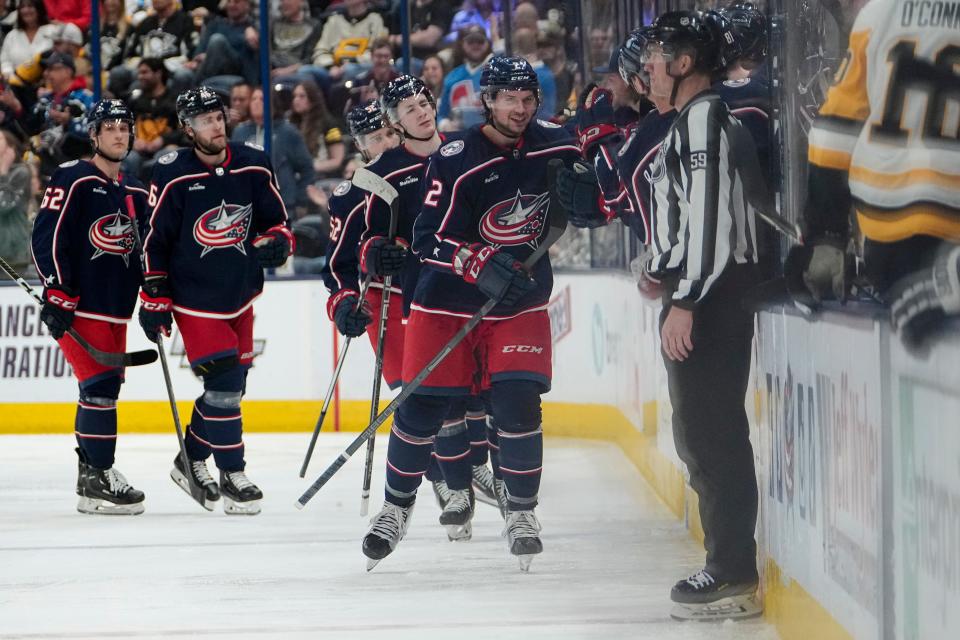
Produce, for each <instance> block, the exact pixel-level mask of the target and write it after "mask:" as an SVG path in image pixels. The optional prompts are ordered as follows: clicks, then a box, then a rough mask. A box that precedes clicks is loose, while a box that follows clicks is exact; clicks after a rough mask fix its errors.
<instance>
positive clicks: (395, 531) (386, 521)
mask: <svg viewBox="0 0 960 640" xmlns="http://www.w3.org/2000/svg"><path fill="white" fill-rule="evenodd" d="M412 514H413V505H412V504H411V505H410V506H409V507H399V506H397V505H395V504H392V503H390V502H384V503H383V509H381V510H380V513H378V514H377V515H375V516H373V517H372V518H371V519H370V525H371V526H370V530H369V531H367V535H365V536H364V537H363V555H365V556H367V571H370V570H371V569H373V568H374V567H375V566H377V564H378V563H379V562H380V561H381V560H383V559H384V558H386V557H387V556H388V555H390V554H391V553H392V552H393V550H394V549H396V548H397V545H398V544H400V541H401V540H403V536H405V535H406V533H407V527H408V526H409V525H410V516H411V515H412Z"/></svg>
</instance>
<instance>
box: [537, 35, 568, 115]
mask: <svg viewBox="0 0 960 640" xmlns="http://www.w3.org/2000/svg"><path fill="white" fill-rule="evenodd" d="M564 41H565V37H564V33H563V29H562V28H561V27H558V26H556V25H552V26H550V27H548V28H547V29H544V30H543V31H540V32H539V33H538V34H537V56H538V57H539V58H540V59H541V60H543V63H544V64H545V65H547V68H548V69H550V72H551V73H553V80H554V83H555V84H556V86H557V111H558V112H559V111H562V110H563V109H564V108H567V107H569V108H570V109H576V99H575V97H574V91H573V90H574V85H575V80H576V76H577V65H576V64H574V63H573V62H571V61H569V60H567V50H566V47H565V46H564V44H565V42H564Z"/></svg>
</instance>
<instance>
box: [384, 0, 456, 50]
mask: <svg viewBox="0 0 960 640" xmlns="http://www.w3.org/2000/svg"><path fill="white" fill-rule="evenodd" d="M455 11H456V8H455V6H454V5H453V3H452V2H446V1H445V0H413V2H412V3H411V5H410V49H411V52H412V53H413V57H414V58H418V59H420V60H423V59H424V58H426V57H427V56H429V55H432V54H435V53H437V51H439V50H440V48H441V47H442V46H443V42H442V40H443V36H444V34H445V33H447V31H449V30H450V23H451V22H453V14H454V13H455ZM396 28H397V33H394V34H391V35H390V44H391V45H393V48H394V50H395V51H399V50H400V45H401V43H402V37H401V36H400V33H399V27H396Z"/></svg>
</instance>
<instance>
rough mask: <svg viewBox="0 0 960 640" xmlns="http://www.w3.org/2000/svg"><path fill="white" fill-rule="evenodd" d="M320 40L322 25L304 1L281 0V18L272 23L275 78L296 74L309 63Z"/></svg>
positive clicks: (271, 46) (271, 53)
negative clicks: (311, 14) (308, 10)
mask: <svg viewBox="0 0 960 640" xmlns="http://www.w3.org/2000/svg"><path fill="white" fill-rule="evenodd" d="M258 37H259V34H258ZM319 39H320V23H319V22H318V21H316V20H314V19H313V18H311V17H310V16H309V15H308V14H307V12H306V5H305V4H304V2H303V0H280V17H279V18H276V19H274V20H272V21H271V22H270V43H271V44H270V63H271V66H272V67H273V73H274V75H275V76H277V77H281V76H285V75H292V74H294V73H296V72H297V71H298V70H299V69H300V67H301V66H302V65H304V64H307V63H309V62H310V60H311V58H312V56H313V50H314V48H315V47H316V45H317V41H318V40H319Z"/></svg>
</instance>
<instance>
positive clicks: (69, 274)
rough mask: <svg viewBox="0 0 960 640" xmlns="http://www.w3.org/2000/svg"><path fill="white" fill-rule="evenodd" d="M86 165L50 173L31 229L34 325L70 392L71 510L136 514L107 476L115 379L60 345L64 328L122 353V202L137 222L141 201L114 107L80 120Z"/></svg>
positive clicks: (137, 503)
mask: <svg viewBox="0 0 960 640" xmlns="http://www.w3.org/2000/svg"><path fill="white" fill-rule="evenodd" d="M87 129H88V133H89V135H90V139H91V141H92V143H93V148H94V151H95V155H94V156H93V158H92V159H91V160H89V161H87V160H72V161H70V162H66V163H64V164H62V165H60V167H59V168H58V169H57V170H56V171H55V172H54V174H53V176H52V177H51V179H50V184H49V186H48V187H47V190H46V191H45V192H44V195H43V202H42V203H41V205H40V212H39V214H38V215H37V220H36V223H35V224H34V228H33V241H32V244H33V257H34V261H35V263H36V265H37V272H38V273H39V274H40V277H41V278H42V279H43V282H44V291H43V298H44V303H43V308H42V309H41V312H40V319H41V320H42V321H43V323H44V324H45V325H46V326H47V329H48V330H49V331H50V335H51V336H53V338H54V339H56V340H57V342H58V343H59V344H60V348H61V349H62V350H63V353H64V355H65V356H66V358H67V361H68V362H69V363H70V365H71V366H72V367H73V372H74V374H75V375H76V376H77V379H78V381H79V383H80V399H79V402H78V403H77V413H76V422H75V428H74V431H75V434H76V437H77V445H78V447H77V455H78V456H79V457H80V460H79V472H78V476H77V495H79V496H80V500H79V503H78V504H77V510H78V511H80V512H82V513H96V514H138V513H142V512H143V500H144V495H143V492H142V491H138V490H136V489H134V488H133V487H132V486H130V484H129V483H128V482H127V480H126V478H124V476H123V475H122V474H121V473H120V472H119V471H117V470H116V469H115V468H114V467H113V463H114V452H115V450H116V443H117V398H118V397H119V394H120V386H121V385H122V384H123V375H124V372H123V370H122V369H111V368H109V367H106V366H103V365H101V364H99V363H97V362H95V361H94V360H93V359H92V358H91V357H90V355H89V354H88V353H87V352H86V351H84V350H83V349H82V348H80V346H79V345H78V344H77V342H76V341H74V339H73V338H72V337H70V336H69V335H64V334H65V333H66V332H67V330H68V329H70V328H73V329H74V330H75V331H76V332H77V333H79V334H80V335H81V336H82V337H83V338H84V339H86V340H87V342H89V343H90V344H91V345H93V346H94V347H96V348H98V349H101V350H103V351H109V352H116V353H122V352H123V351H125V350H126V336H127V325H126V323H127V322H129V320H130V317H131V316H132V315H133V309H134V305H135V304H136V300H137V291H138V289H139V288H140V280H141V278H140V267H139V265H138V263H137V261H138V260H139V259H140V256H139V253H138V252H137V250H136V242H135V238H134V235H133V234H135V233H137V229H136V226H135V224H134V221H133V220H131V219H130V217H129V216H128V211H127V198H128V197H129V196H132V198H133V202H134V206H135V207H136V209H137V215H138V217H141V215H140V214H143V213H144V211H145V210H146V200H147V197H146V196H147V191H146V189H144V188H143V185H142V184H141V183H140V182H139V181H138V180H137V179H136V178H134V177H132V176H125V175H121V174H120V163H121V162H122V161H123V159H124V157H126V155H127V153H129V151H130V148H131V147H132V145H133V139H134V118H133V113H132V112H131V111H130V109H129V108H128V107H127V105H125V104H124V103H123V102H122V101H120V100H101V101H100V102H98V103H97V104H95V105H94V107H93V109H92V110H91V111H90V113H89V115H88V117H87Z"/></svg>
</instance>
